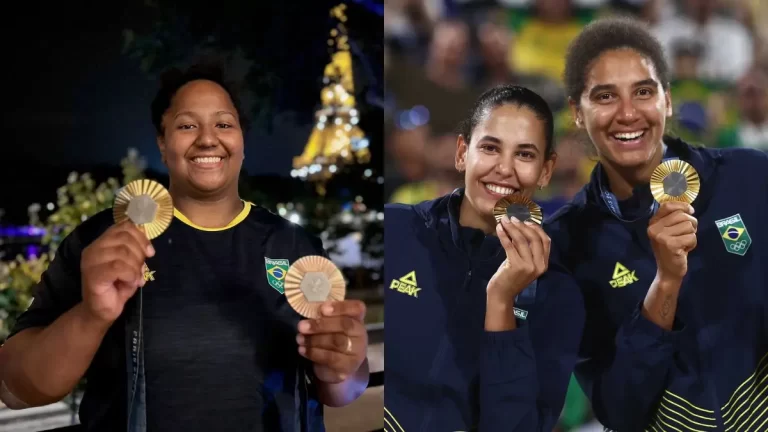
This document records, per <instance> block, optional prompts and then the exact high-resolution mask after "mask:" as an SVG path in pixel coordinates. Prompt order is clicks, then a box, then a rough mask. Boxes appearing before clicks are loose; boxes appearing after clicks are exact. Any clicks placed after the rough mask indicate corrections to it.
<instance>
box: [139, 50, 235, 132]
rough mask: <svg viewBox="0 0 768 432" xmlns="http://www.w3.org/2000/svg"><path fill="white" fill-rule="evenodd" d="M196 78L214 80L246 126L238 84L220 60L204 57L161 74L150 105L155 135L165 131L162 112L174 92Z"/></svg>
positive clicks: (169, 102) (163, 112)
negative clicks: (232, 79) (229, 77)
mask: <svg viewBox="0 0 768 432" xmlns="http://www.w3.org/2000/svg"><path fill="white" fill-rule="evenodd" d="M196 80H207V81H212V82H215V83H216V84H218V85H220V86H221V87H222V88H223V89H224V90H225V91H226V92H227V94H229V98H230V99H231V100H232V105H234V107H235V110H236V111H237V116H238V118H239V120H240V127H241V128H242V129H243V131H245V130H246V128H247V126H248V119H247V118H246V114H245V112H244V111H243V109H242V105H241V102H240V98H239V97H238V93H239V91H240V88H241V86H240V84H239V83H236V82H234V81H231V80H229V79H228V78H227V75H226V72H225V69H224V66H223V64H222V62H221V61H219V60H216V59H205V60H202V61H200V62H198V63H195V64H194V65H192V66H190V67H189V68H188V69H186V70H181V69H179V68H175V67H174V68H171V69H168V70H166V71H164V72H163V73H162V74H161V76H160V89H159V90H158V91H157V94H156V95H155V98H154V99H153V100H152V107H151V108H152V124H153V125H154V126H155V132H156V133H157V136H161V135H163V134H164V133H165V130H164V128H163V114H165V112H166V111H167V110H168V108H169V107H170V106H171V102H172V101H173V97H174V96H175V95H176V92H178V91H179V89H180V88H181V87H183V86H184V85H185V84H187V83H189V82H191V81H196Z"/></svg>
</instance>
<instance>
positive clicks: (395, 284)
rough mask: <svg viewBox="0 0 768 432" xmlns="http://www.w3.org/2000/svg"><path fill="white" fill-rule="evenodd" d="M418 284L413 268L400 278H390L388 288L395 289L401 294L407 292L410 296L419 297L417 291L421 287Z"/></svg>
mask: <svg viewBox="0 0 768 432" xmlns="http://www.w3.org/2000/svg"><path fill="white" fill-rule="evenodd" d="M418 285H419V284H418V283H417V282H416V271H415V270H414V271H412V272H410V273H408V274H407V275H405V276H403V277H401V278H400V279H392V283H391V284H389V288H390V289H393V290H397V292H401V293H403V294H408V295H409V296H411V297H416V298H419V291H421V288H419V287H418Z"/></svg>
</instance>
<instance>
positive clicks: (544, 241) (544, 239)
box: [528, 224, 552, 265]
mask: <svg viewBox="0 0 768 432" xmlns="http://www.w3.org/2000/svg"><path fill="white" fill-rule="evenodd" d="M528 226H530V227H531V229H532V230H533V232H534V233H536V234H537V235H538V236H539V240H541V245H542V246H543V249H544V259H545V260H546V261H547V265H549V252H550V248H551V246H552V239H550V238H549V236H548V235H547V233H545V232H544V229H543V228H542V227H541V226H540V225H536V224H530V225H528Z"/></svg>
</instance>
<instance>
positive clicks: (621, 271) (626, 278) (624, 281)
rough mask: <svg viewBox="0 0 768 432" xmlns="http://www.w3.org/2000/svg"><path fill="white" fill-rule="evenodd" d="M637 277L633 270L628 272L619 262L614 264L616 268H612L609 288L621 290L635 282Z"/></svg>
mask: <svg viewBox="0 0 768 432" xmlns="http://www.w3.org/2000/svg"><path fill="white" fill-rule="evenodd" d="M637 281H638V279H637V276H635V270H630V269H628V268H626V267H625V266H624V264H622V263H620V262H616V266H615V267H614V268H613V277H612V278H611V281H610V283H611V288H623V287H625V286H627V285H631V284H633V283H635V282H637Z"/></svg>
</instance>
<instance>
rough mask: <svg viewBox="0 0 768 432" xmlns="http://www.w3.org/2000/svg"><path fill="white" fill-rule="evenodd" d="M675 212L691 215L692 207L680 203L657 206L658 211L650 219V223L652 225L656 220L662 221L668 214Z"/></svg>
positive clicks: (672, 202)
mask: <svg viewBox="0 0 768 432" xmlns="http://www.w3.org/2000/svg"><path fill="white" fill-rule="evenodd" d="M676 211H682V212H683V213H687V214H690V215H692V214H693V212H694V210H693V206H691V205H690V204H688V203H685V202H682V201H670V202H665V203H662V204H661V205H660V206H659V210H658V211H657V212H656V214H655V215H653V217H652V218H651V223H653V222H654V221H656V220H659V219H663V218H664V217H666V216H667V215H668V214H670V213H674V212H676Z"/></svg>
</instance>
